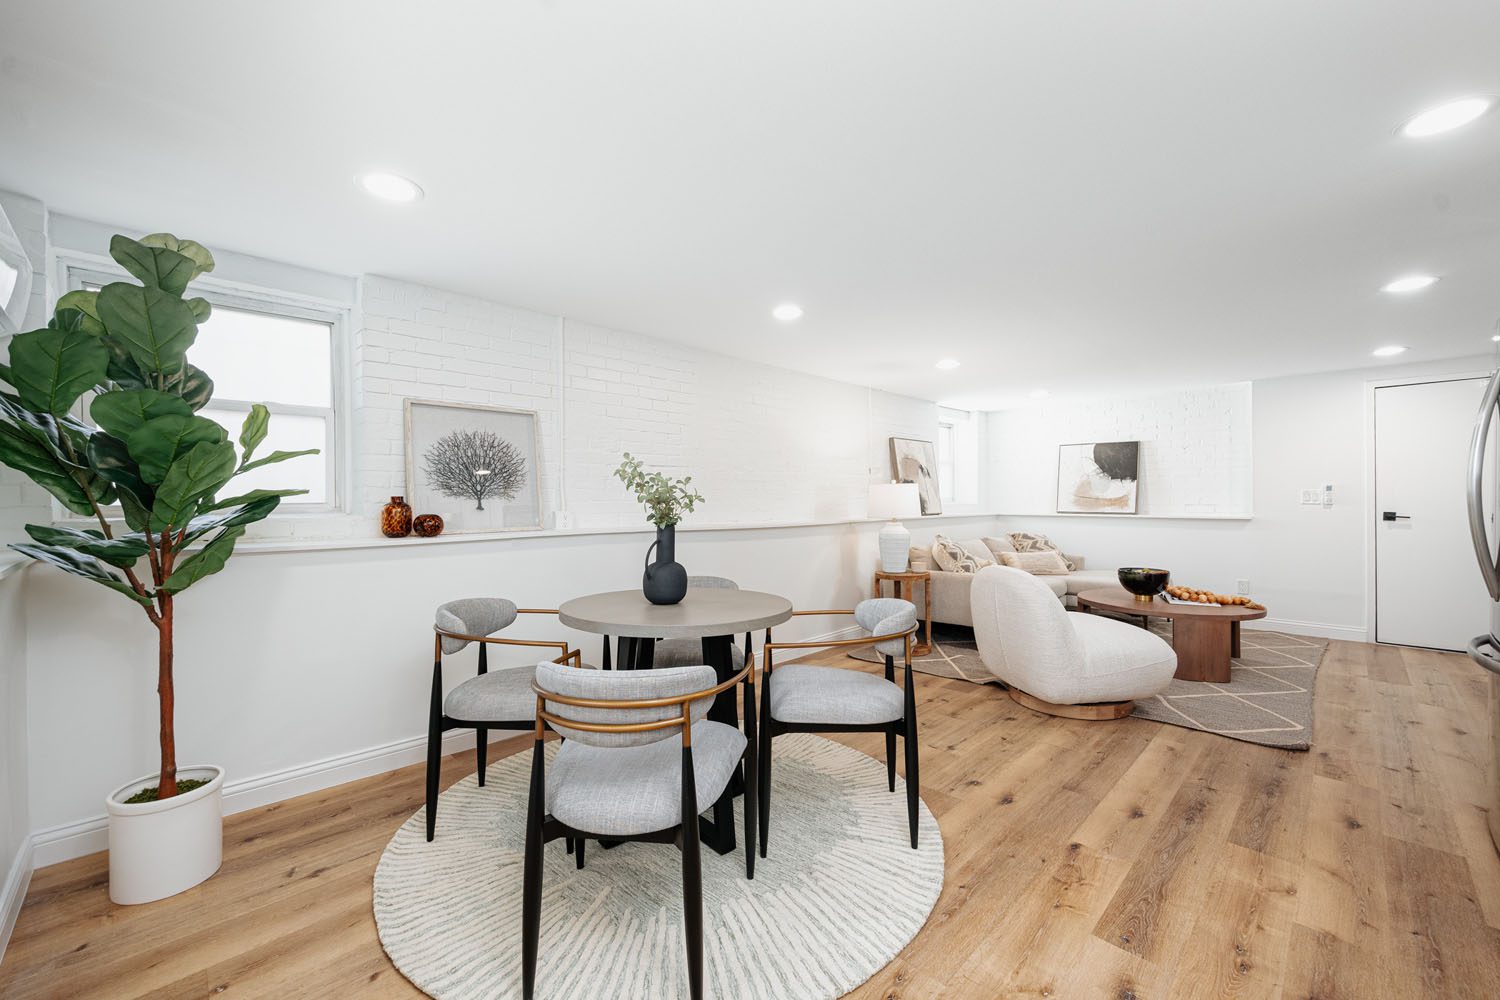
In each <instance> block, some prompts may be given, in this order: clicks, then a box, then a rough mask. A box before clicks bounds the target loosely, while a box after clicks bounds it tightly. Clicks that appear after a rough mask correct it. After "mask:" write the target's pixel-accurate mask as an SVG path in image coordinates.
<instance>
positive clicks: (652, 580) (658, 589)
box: [641, 524, 688, 604]
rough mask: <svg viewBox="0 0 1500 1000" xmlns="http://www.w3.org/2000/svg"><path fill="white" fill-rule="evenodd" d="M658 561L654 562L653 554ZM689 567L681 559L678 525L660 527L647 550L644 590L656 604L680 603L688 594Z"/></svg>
mask: <svg viewBox="0 0 1500 1000" xmlns="http://www.w3.org/2000/svg"><path fill="white" fill-rule="evenodd" d="M652 552H655V553H656V561H655V562H652V561H651V553H652ZM687 586H688V584H687V570H685V569H683V568H682V564H681V563H679V562H678V561H677V525H675V524H669V525H667V526H666V527H665V528H657V529H656V541H654V542H652V543H651V548H649V549H647V550H646V573H645V575H644V576H642V577H641V590H642V592H643V593H645V595H646V600H648V601H650V602H651V603H652V604H676V603H677V602H678V601H681V600H682V599H683V598H684V597H686V596H687Z"/></svg>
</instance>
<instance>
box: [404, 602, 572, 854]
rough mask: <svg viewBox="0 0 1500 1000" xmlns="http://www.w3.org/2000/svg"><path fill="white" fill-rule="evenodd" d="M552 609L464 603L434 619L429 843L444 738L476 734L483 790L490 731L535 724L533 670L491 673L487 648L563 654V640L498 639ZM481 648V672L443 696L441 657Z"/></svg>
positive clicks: (521, 668) (522, 668)
mask: <svg viewBox="0 0 1500 1000" xmlns="http://www.w3.org/2000/svg"><path fill="white" fill-rule="evenodd" d="M555 614H557V612H556V611H553V610H551V609H548V608H518V607H516V605H515V603H514V602H512V601H507V600H505V599H504V598H500V597H466V598H463V599H461V600H457V601H449V602H448V603H447V604H444V605H442V606H440V607H439V608H438V609H437V612H436V614H435V615H434V618H433V626H432V627H433V632H434V633H436V634H435V636H434V637H433V644H432V646H433V648H432V699H431V703H430V705H429V707H428V719H427V839H428V840H431V839H432V838H433V837H434V836H435V835H436V833H437V803H438V779H439V775H440V773H441V770H442V758H443V734H444V733H445V732H447V731H448V730H450V729H468V728H471V727H472V728H473V729H474V752H475V756H476V757H477V758H478V763H479V784H480V785H483V784H484V771H485V763H486V757H487V755H488V752H489V739H490V732H489V731H490V730H491V729H516V730H522V731H524V730H527V729H530V728H531V727H532V726H533V725H534V724H535V723H536V697H535V695H534V694H533V692H532V690H531V678H532V672H533V670H532V667H531V666H530V665H529V664H528V665H526V666H514V667H505V668H502V669H498V670H494V671H491V670H490V668H489V647H490V646H492V645H498V646H531V647H555V648H557V649H558V650H560V651H561V652H562V653H563V654H567V652H568V644H567V643H566V642H563V641H562V640H556V641H547V640H540V639H501V638H496V637H495V633H496V632H499V631H501V630H502V629H504V628H506V627H508V626H509V625H510V624H511V623H512V622H514V621H515V620H516V618H517V617H518V616H520V615H555ZM476 642H477V643H478V644H479V672H478V673H477V674H476V675H475V676H473V677H470V678H469V679H468V680H466V681H464V682H463V683H462V684H460V685H458V686H457V687H455V688H454V689H453V690H452V691H449V692H448V695H447V697H446V698H445V697H444V696H443V656H444V655H448V656H452V655H453V654H455V653H459V652H462V651H463V650H464V649H465V648H467V647H468V646H469V644H470V643H476Z"/></svg>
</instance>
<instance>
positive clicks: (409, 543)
mask: <svg viewBox="0 0 1500 1000" xmlns="http://www.w3.org/2000/svg"><path fill="white" fill-rule="evenodd" d="M995 516H996V515H994V514H992V513H990V512H988V511H974V512H968V511H964V512H956V513H952V514H932V515H928V516H925V517H922V518H920V519H918V518H910V519H908V520H907V522H906V523H907V524H913V525H914V524H917V523H919V520H920V521H936V520H953V521H957V520H975V519H981V518H982V519H993V518H994V517H995ZM359 521H360V522H361V523H363V522H364V519H363V518H360V519H359ZM883 522H884V519H883V518H867V517H857V518H831V519H817V520H806V521H761V522H756V523H751V524H695V525H686V524H679V525H678V526H677V529H678V531H681V532H683V533H685V534H696V533H699V532H704V533H707V532H725V531H774V530H781V529H797V528H818V527H833V526H837V525H848V524H881V523H883ZM655 530H656V529H655V528H654V527H652V526H650V525H643V526H639V527H596V528H567V529H558V528H539V529H537V528H533V529H530V530H519V531H472V532H459V533H454V534H448V535H438V536H437V537H436V538H419V537H417V536H415V535H408V536H407V537H405V538H385V537H383V536H378V535H375V536H372V535H359V536H351V537H348V538H318V537H303V538H295V537H293V538H275V537H272V538H248V537H247V538H245V539H243V540H241V541H240V543H239V544H238V545H236V546H235V549H234V551H235V553H236V554H245V555H254V554H258V553H274V552H328V551H338V550H355V549H399V548H425V547H428V546H440V545H462V544H471V543H482V542H504V541H525V540H527V539H533V538H544V539H553V538H586V537H593V536H607V535H650V534H652V533H653V532H654V531H655Z"/></svg>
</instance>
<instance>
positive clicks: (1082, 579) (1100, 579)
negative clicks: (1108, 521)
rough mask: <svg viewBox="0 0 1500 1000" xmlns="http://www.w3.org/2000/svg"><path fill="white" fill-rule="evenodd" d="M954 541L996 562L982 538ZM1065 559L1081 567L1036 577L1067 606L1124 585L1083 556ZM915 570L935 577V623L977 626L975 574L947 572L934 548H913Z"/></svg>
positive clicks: (933, 583) (933, 618) (912, 555)
mask: <svg viewBox="0 0 1500 1000" xmlns="http://www.w3.org/2000/svg"><path fill="white" fill-rule="evenodd" d="M953 541H955V542H957V543H958V544H959V545H961V546H963V548H964V550H965V551H966V552H968V553H970V554H971V555H973V556H975V557H976V558H978V557H983V558H984V559H987V560H992V559H994V555H993V554H992V553H991V551H990V549H989V547H988V546H986V545H985V544H984V542H983V541H981V540H980V539H977V538H955V539H953ZM1064 558H1065V559H1067V560H1068V561H1069V562H1071V563H1072V564H1073V565H1074V566H1076V567H1078V568H1077V569H1075V570H1073V571H1072V572H1071V573H1068V574H1067V575H1065V576H1042V575H1038V576H1037V577H1036V579H1038V580H1040V581H1041V582H1042V583H1044V584H1046V585H1047V587H1048V588H1049V589H1050V590H1051V591H1052V593H1053V594H1055V595H1056V596H1057V599H1058V600H1059V601H1061V602H1062V603H1063V606H1064V607H1072V605H1073V597H1074V596H1075V595H1077V594H1078V592H1079V591H1082V590H1089V589H1091V588H1094V587H1109V586H1114V585H1117V584H1118V583H1119V582H1120V581H1119V578H1118V577H1117V576H1116V574H1115V571H1114V570H1112V569H1085V568H1084V561H1083V557H1082V556H1075V555H1067V556H1064ZM911 568H912V569H914V570H926V571H927V572H929V573H931V574H932V584H931V586H932V620H933V621H935V622H947V623H948V624H950V625H968V626H970V627H973V625H974V614H973V612H972V611H971V610H970V604H969V590H970V587H971V586H972V584H973V583H974V574H973V573H946V572H944V571H943V570H941V569H939V568H938V566H937V563H936V562H934V560H933V558H932V551H931V549H930V548H922V547H919V546H913V547H912V550H911Z"/></svg>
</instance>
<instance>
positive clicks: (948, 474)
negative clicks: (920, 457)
mask: <svg viewBox="0 0 1500 1000" xmlns="http://www.w3.org/2000/svg"><path fill="white" fill-rule="evenodd" d="M944 444H946V445H947V447H944ZM937 453H938V496H939V498H941V499H942V501H943V502H944V503H957V502H958V429H957V428H956V427H954V425H953V421H951V420H939V421H938V439H937Z"/></svg>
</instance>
